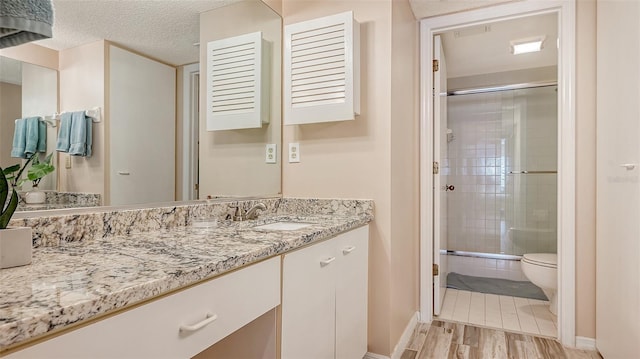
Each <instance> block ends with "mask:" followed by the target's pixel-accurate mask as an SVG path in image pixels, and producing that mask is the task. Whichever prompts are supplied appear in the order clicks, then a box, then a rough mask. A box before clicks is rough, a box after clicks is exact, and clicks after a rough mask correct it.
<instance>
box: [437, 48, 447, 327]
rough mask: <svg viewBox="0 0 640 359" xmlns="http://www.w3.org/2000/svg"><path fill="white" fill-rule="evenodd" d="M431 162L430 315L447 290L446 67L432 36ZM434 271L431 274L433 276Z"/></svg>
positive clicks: (440, 303)
mask: <svg viewBox="0 0 640 359" xmlns="http://www.w3.org/2000/svg"><path fill="white" fill-rule="evenodd" d="M433 54H434V59H435V61H436V62H434V72H433V84H434V91H433V93H434V96H433V160H434V162H437V163H438V171H434V175H433V263H434V264H435V265H436V266H437V273H438V274H437V275H434V276H433V314H435V315H438V314H440V309H441V308H442V302H443V300H444V294H445V291H446V289H447V255H446V249H447V192H448V191H449V188H450V187H449V184H448V183H447V175H448V164H447V68H446V64H445V58H444V51H443V50H442V42H441V39H440V36H434V42H433ZM435 273H436V272H435V270H434V274H435Z"/></svg>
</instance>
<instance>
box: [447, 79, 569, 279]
mask: <svg viewBox="0 0 640 359" xmlns="http://www.w3.org/2000/svg"><path fill="white" fill-rule="evenodd" d="M556 91H557V90H556V86H555V85H544V86H538V87H528V88H519V89H511V90H504V89H501V90H499V91H496V89H491V90H489V91H472V92H467V93H455V92H454V93H453V94H450V95H449V96H448V97H447V111H448V120H447V127H448V128H447V129H446V131H447V136H446V141H447V149H446V155H447V158H446V159H445V160H444V161H443V165H444V166H443V172H444V173H446V175H447V181H448V184H449V185H453V186H454V189H455V190H454V191H451V192H449V193H448V194H447V196H446V198H447V199H446V200H447V214H446V215H447V221H446V222H447V229H446V230H447V233H448V235H447V237H448V240H447V248H446V249H447V251H448V253H449V254H450V255H449V256H448V257H449V258H448V271H449V272H457V273H460V274H467V275H473V276H481V277H493V278H504V279H511V280H526V278H525V277H524V275H523V274H522V272H521V270H520V263H519V261H518V260H519V258H520V256H521V255H522V254H525V253H539V252H547V253H555V252H556V247H557V245H556V243H557V240H556V238H557V158H558V155H557V154H558V145H557V143H558V138H557V137H558V136H557V134H558V121H557V92H556Z"/></svg>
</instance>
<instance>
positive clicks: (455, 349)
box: [401, 320, 602, 359]
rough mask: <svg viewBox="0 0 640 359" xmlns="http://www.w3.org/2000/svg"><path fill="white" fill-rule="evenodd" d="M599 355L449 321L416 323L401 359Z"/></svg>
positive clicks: (586, 358)
mask: <svg viewBox="0 0 640 359" xmlns="http://www.w3.org/2000/svg"><path fill="white" fill-rule="evenodd" d="M427 358H433V359H449V358H451V359H465V358H469V359H472V358H473V359H503V358H505V359H506V358H509V359H533V358H535V359H602V357H601V356H600V355H599V354H598V353H597V352H595V351H593V352H592V351H586V350H579V349H570V348H564V347H562V345H560V344H559V343H558V342H557V341H555V340H553V339H549V338H542V337H535V336H531V335H525V334H517V333H510V332H505V331H502V330H496V329H490V328H479V327H474V326H471V325H466V324H462V323H453V322H443V321H439V320H435V321H433V322H432V323H431V324H428V323H420V324H418V326H417V327H416V329H415V330H414V332H413V335H412V337H411V340H410V341H409V345H408V346H407V348H406V349H405V350H404V352H403V353H402V356H401V359H427Z"/></svg>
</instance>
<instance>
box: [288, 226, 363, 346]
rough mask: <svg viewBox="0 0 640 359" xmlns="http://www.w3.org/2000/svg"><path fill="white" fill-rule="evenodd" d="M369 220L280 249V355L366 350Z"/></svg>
mask: <svg viewBox="0 0 640 359" xmlns="http://www.w3.org/2000/svg"><path fill="white" fill-rule="evenodd" d="M368 241H369V226H368V225H367V226H364V227H360V228H357V229H354V230H352V231H349V232H346V233H343V234H340V235H338V236H336V237H335V238H332V239H329V240H326V241H324V242H320V243H318V244H314V245H311V246H308V247H305V248H303V249H300V250H297V251H294V252H291V253H288V254H285V255H284V258H283V265H282V339H281V340H282V341H281V355H282V359H299V358H307V359H313V358H317V359H327V358H339V359H354V358H362V357H363V356H364V355H365V354H366V352H367V295H368V294H367V279H368V252H369V249H368Z"/></svg>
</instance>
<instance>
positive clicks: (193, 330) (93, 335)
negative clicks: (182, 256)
mask: <svg viewBox="0 0 640 359" xmlns="http://www.w3.org/2000/svg"><path fill="white" fill-rule="evenodd" d="M279 304H280V257H275V258H271V259H269V260H266V261H263V262H260V263H256V264H253V265H250V266H248V267H246V268H242V269H239V270H237V271H234V272H231V273H229V274H225V275H223V276H220V277H218V278H215V279H212V280H210V281H207V282H204V283H202V284H199V285H196V286H194V287H191V288H188V289H185V290H183V291H180V292H177V293H175V294H171V295H169V296H166V297H164V298H160V299H158V300H154V301H151V302H149V303H147V304H144V305H141V306H139V307H136V308H133V309H131V310H128V311H125V312H123V313H120V314H117V315H114V316H112V317H108V318H106V319H103V320H100V321H97V322H95V323H93V324H90V325H87V326H84V327H80V328H79V329H76V330H73V331H70V332H68V333H66V334H63V335H60V336H58V337H54V338H52V339H49V340H47V341H44V342H42V343H40V344H37V345H34V346H31V347H28V348H25V349H23V350H20V351H17V352H15V353H13V354H11V355H9V356H7V358H31V359H33V358H190V357H193V356H194V355H196V354H198V353H200V352H201V351H203V350H204V349H206V348H208V347H209V346H211V345H212V344H214V343H216V342H218V341H220V340H221V339H223V338H224V337H226V336H227V335H229V334H231V333H233V332H234V331H236V330H238V329H239V328H241V327H243V326H245V325H246V324H248V323H249V322H251V321H252V320H254V319H255V318H258V317H259V316H261V315H262V314H264V313H266V312H268V311H269V310H271V309H273V308H275V307H276V306H278V305H279Z"/></svg>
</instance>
